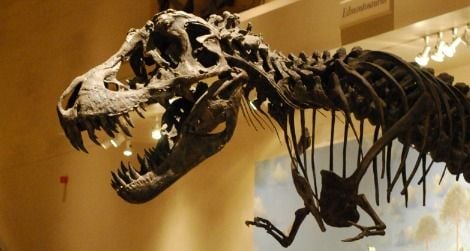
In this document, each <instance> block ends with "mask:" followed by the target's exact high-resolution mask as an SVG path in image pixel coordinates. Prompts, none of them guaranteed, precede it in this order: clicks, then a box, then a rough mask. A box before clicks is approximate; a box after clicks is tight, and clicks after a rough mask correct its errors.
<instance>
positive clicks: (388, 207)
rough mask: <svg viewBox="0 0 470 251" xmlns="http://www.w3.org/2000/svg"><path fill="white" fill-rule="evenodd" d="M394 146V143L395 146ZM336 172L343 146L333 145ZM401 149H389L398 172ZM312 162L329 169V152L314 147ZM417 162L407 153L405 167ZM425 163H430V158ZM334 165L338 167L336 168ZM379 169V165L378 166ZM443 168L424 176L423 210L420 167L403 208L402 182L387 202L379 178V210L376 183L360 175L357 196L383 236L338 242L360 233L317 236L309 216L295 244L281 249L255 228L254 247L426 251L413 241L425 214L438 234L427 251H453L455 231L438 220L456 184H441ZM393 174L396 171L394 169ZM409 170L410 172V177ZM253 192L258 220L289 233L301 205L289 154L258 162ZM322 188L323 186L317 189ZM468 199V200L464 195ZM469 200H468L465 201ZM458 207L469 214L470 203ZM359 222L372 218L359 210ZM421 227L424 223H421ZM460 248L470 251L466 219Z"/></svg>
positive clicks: (448, 180) (330, 231)
mask: <svg viewBox="0 0 470 251" xmlns="http://www.w3.org/2000/svg"><path fill="white" fill-rule="evenodd" d="M353 145H354V143H353V142H349V143H348V146H349V147H350V148H349V149H348V159H347V163H354V164H353V165H352V166H351V165H350V166H348V170H354V168H355V163H356V158H357V149H354V147H351V146H353ZM396 145H398V144H396ZM334 149H335V157H336V158H338V160H335V170H336V171H337V172H340V170H341V163H342V161H341V158H342V157H341V156H342V154H341V152H342V144H337V145H335V146H334ZM400 156H401V149H400V148H399V147H397V148H395V149H394V150H393V157H394V159H393V160H392V166H393V167H394V168H396V167H397V166H398V164H399V160H400ZM315 158H316V163H317V170H318V169H327V168H328V163H329V152H328V148H319V149H316V157H315ZM416 159H417V154H416V153H415V152H410V153H409V162H407V168H408V169H409V168H412V167H413V166H414V164H415V163H414V161H416ZM427 163H430V160H428V162H427ZM336 165H337V166H336ZM379 168H381V167H379ZM443 168H444V166H443V164H440V163H437V164H434V166H433V167H432V168H431V171H430V172H429V173H428V174H427V180H426V181H427V182H426V188H427V189H426V190H427V196H426V207H423V206H422V199H423V190H422V186H421V185H418V184H417V182H418V180H419V179H420V178H421V175H422V173H421V168H420V169H419V170H418V172H417V173H416V175H415V178H414V180H413V181H412V183H411V185H410V187H409V189H408V196H409V197H408V208H406V207H405V199H404V197H403V196H402V195H400V192H401V190H402V187H403V185H402V183H401V179H400V181H399V182H398V183H397V185H396V186H395V187H394V189H393V191H392V196H391V201H390V203H387V202H386V182H385V181H384V180H380V183H379V186H380V207H377V206H376V205H375V203H374V201H375V200H374V196H375V193H374V183H373V177H372V172H371V171H370V172H368V173H367V174H366V176H365V177H364V179H363V181H362V183H361V186H360V188H359V192H360V193H364V194H365V195H366V197H367V198H368V199H369V202H370V203H371V204H373V207H374V209H375V210H376V212H377V213H378V214H379V215H380V217H381V218H382V220H383V221H384V222H385V223H386V224H387V229H386V232H387V233H386V235H385V236H374V237H368V238H364V239H362V240H359V241H357V242H354V243H344V242H342V241H341V240H342V239H346V238H349V237H352V236H355V235H356V234H357V233H358V230H357V229H355V228H344V229H338V228H332V227H329V226H327V231H326V232H324V233H323V232H321V231H320V230H319V228H318V226H317V225H316V222H315V220H313V218H312V217H311V216H307V219H306V220H305V221H304V223H303V225H302V226H301V228H300V230H299V232H298V234H297V237H296V240H295V241H294V243H293V244H292V245H291V246H290V247H289V248H288V249H284V248H282V247H281V246H280V245H279V243H277V241H275V240H274V238H272V237H271V236H270V235H268V234H266V231H265V230H264V229H254V231H253V232H254V240H255V246H256V248H257V250H258V251H272V250H288V251H291V250H298V251H304V250H315V251H330V250H348V251H349V250H352V251H364V250H367V247H369V246H373V247H375V248H376V250H377V251H396V250H400V251H415V250H425V249H424V248H423V247H424V246H423V245H424V243H423V242H419V241H417V240H416V236H417V231H418V230H419V228H418V227H419V225H420V220H421V219H422V218H423V217H425V216H430V217H433V218H434V219H435V221H436V223H437V226H438V227H439V232H438V234H437V235H436V237H435V239H433V240H432V242H430V244H429V245H428V247H429V249H428V250H429V251H447V250H452V251H456V248H457V245H456V243H455V242H456V239H457V238H456V236H455V234H456V231H455V226H453V225H452V224H446V223H445V221H444V220H443V219H442V218H441V217H440V210H441V208H442V206H443V203H444V200H445V197H446V195H447V194H448V193H449V190H450V188H451V186H452V185H453V184H455V183H456V181H455V176H452V175H450V174H449V173H447V174H446V175H445V177H444V179H443V180H442V183H441V185H439V184H438V183H439V180H440V178H441V174H442V170H443ZM393 170H396V169H393ZM409 173H410V171H408V174H409ZM255 182H256V188H255V190H256V191H255V193H256V197H255V212H256V214H257V216H260V215H264V216H263V217H264V218H267V219H269V220H271V222H272V223H273V224H275V225H276V226H277V227H278V228H279V229H280V230H281V231H283V232H288V230H289V228H290V226H291V225H292V222H293V220H294V212H295V211H296V210H297V209H298V208H301V207H303V201H302V200H301V199H300V198H299V196H298V195H297V193H296V191H295V188H294V186H293V183H292V178H291V172H290V160H289V157H288V156H281V157H278V158H274V159H270V160H265V161H261V162H259V163H257V169H256V181H255ZM458 183H459V184H460V185H461V187H463V188H464V190H465V191H467V192H468V194H470V192H469V191H470V185H469V184H467V183H464V181H463V179H461V180H460V181H459V182H458ZM319 188H321V186H320V187H319ZM468 197H470V196H468ZM469 200H470V199H469ZM459 203H461V205H462V206H463V205H467V206H466V208H467V212H470V204H465V203H467V202H464V201H460V202H459ZM468 203H470V202H468ZM359 212H360V213H361V219H360V223H361V224H363V225H368V224H371V219H370V217H368V215H367V214H365V213H364V212H363V211H362V210H360V211H359ZM422 224H424V223H422ZM459 234H460V236H459V245H458V247H459V248H463V250H465V251H470V219H468V220H467V219H465V220H462V221H461V224H460V228H459Z"/></svg>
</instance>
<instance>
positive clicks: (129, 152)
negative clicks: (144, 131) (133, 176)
mask: <svg viewBox="0 0 470 251" xmlns="http://www.w3.org/2000/svg"><path fill="white" fill-rule="evenodd" d="M122 154H124V156H126V157H129V156H132V145H131V141H130V140H127V141H126V148H125V149H124V151H123V152H122Z"/></svg>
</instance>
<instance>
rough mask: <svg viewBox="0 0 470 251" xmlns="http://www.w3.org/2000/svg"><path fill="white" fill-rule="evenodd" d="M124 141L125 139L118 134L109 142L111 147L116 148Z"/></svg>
mask: <svg viewBox="0 0 470 251" xmlns="http://www.w3.org/2000/svg"><path fill="white" fill-rule="evenodd" d="M125 139H126V138H125V137H124V136H123V135H122V134H118V135H116V137H114V138H113V139H111V140H110V141H109V142H110V143H111V145H112V146H114V147H118V146H119V145H121V144H122V142H124V140H125Z"/></svg>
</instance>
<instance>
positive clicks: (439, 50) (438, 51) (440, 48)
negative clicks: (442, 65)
mask: <svg viewBox="0 0 470 251" xmlns="http://www.w3.org/2000/svg"><path fill="white" fill-rule="evenodd" d="M446 47H447V44H446V42H444V40H443V39H442V32H439V33H438V39H437V43H436V47H435V48H434V52H433V53H432V54H431V59H432V60H434V61H436V62H442V61H444V56H445V55H444V50H445V48H446Z"/></svg>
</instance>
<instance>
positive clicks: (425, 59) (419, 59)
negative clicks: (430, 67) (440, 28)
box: [415, 36, 431, 66]
mask: <svg viewBox="0 0 470 251" xmlns="http://www.w3.org/2000/svg"><path fill="white" fill-rule="evenodd" d="M430 52H431V47H430V46H429V37H428V36H426V37H424V49H423V51H422V52H421V53H419V54H418V55H417V56H416V57H415V61H416V63H418V64H419V65H421V66H426V65H427V64H428V63H429V53H430Z"/></svg>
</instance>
